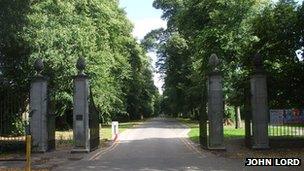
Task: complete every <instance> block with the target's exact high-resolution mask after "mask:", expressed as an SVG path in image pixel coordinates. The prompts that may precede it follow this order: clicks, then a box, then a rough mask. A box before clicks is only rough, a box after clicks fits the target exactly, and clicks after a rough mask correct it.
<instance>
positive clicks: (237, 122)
mask: <svg viewBox="0 0 304 171" xmlns="http://www.w3.org/2000/svg"><path fill="white" fill-rule="evenodd" d="M241 127H242V125H241V108H240V106H237V107H236V108H235V129H239V128H241Z"/></svg>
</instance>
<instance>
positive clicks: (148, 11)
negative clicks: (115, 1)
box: [120, 0, 167, 93]
mask: <svg viewBox="0 0 304 171" xmlns="http://www.w3.org/2000/svg"><path fill="white" fill-rule="evenodd" d="M153 1H154V0H120V7H121V8H123V9H124V10H125V11H126V12H127V16H128V18H129V19H130V20H131V22H132V23H133V24H134V29H133V33H132V34H133V36H134V37H136V38H137V39H138V40H141V39H143V38H144V36H145V35H146V34H147V33H149V32H150V31H151V30H153V29H158V28H161V27H163V28H166V27H167V23H166V21H164V20H162V19H161V15H162V11H161V10H157V9H155V8H154V7H153V6H152V4H153ZM148 56H150V57H151V58H152V65H153V67H154V68H155V62H156V60H157V58H156V54H155V53H148ZM153 75H154V78H153V80H154V84H155V86H156V87H157V88H158V90H159V92H160V93H162V88H161V87H162V85H163V80H162V79H161V78H160V75H159V74H157V73H154V74H153Z"/></svg>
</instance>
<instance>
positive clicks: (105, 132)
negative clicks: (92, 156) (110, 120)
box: [55, 120, 145, 149]
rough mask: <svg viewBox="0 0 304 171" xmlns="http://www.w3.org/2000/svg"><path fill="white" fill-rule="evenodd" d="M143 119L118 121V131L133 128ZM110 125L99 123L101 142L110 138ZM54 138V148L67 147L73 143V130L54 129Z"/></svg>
mask: <svg viewBox="0 0 304 171" xmlns="http://www.w3.org/2000/svg"><path fill="white" fill-rule="evenodd" d="M144 121H145V120H138V121H131V122H125V123H119V126H118V128H119V133H121V132H123V131H125V130H126V129H130V128H134V127H136V126H137V125H140V124H142V123H143V122H144ZM111 129H112V128H111V125H101V129H100V131H99V133H100V136H99V137H100V140H101V143H102V144H103V143H106V142H108V141H110V140H111V139H112V130H111ZM55 138H56V148H57V149H61V148H68V147H71V146H72V145H73V130H68V131H56V133H55Z"/></svg>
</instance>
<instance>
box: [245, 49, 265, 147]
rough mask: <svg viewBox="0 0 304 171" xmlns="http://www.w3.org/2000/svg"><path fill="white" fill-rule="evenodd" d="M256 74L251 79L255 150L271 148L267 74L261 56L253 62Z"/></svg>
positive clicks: (256, 57)
mask: <svg viewBox="0 0 304 171" xmlns="http://www.w3.org/2000/svg"><path fill="white" fill-rule="evenodd" d="M253 64H254V74H253V75H252V76H251V78H250V88H251V110H252V131H253V142H252V143H253V144H252V148H254V149H267V148H269V138H268V102H267V84H266V74H265V71H264V69H263V61H262V58H261V56H260V55H259V54H256V55H255V57H254V60H253Z"/></svg>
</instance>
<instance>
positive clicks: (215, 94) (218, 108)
mask: <svg viewBox="0 0 304 171" xmlns="http://www.w3.org/2000/svg"><path fill="white" fill-rule="evenodd" d="M209 65H210V66H211V68H212V70H211V72H210V73H209V74H208V119H209V146H208V148H209V149H215V150H224V149H225V147H224V133H223V116H224V104H223V86H222V80H223V78H222V74H221V73H220V71H219V69H218V65H219V59H218V57H217V56H216V55H215V54H212V55H211V56H210V58H209Z"/></svg>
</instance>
